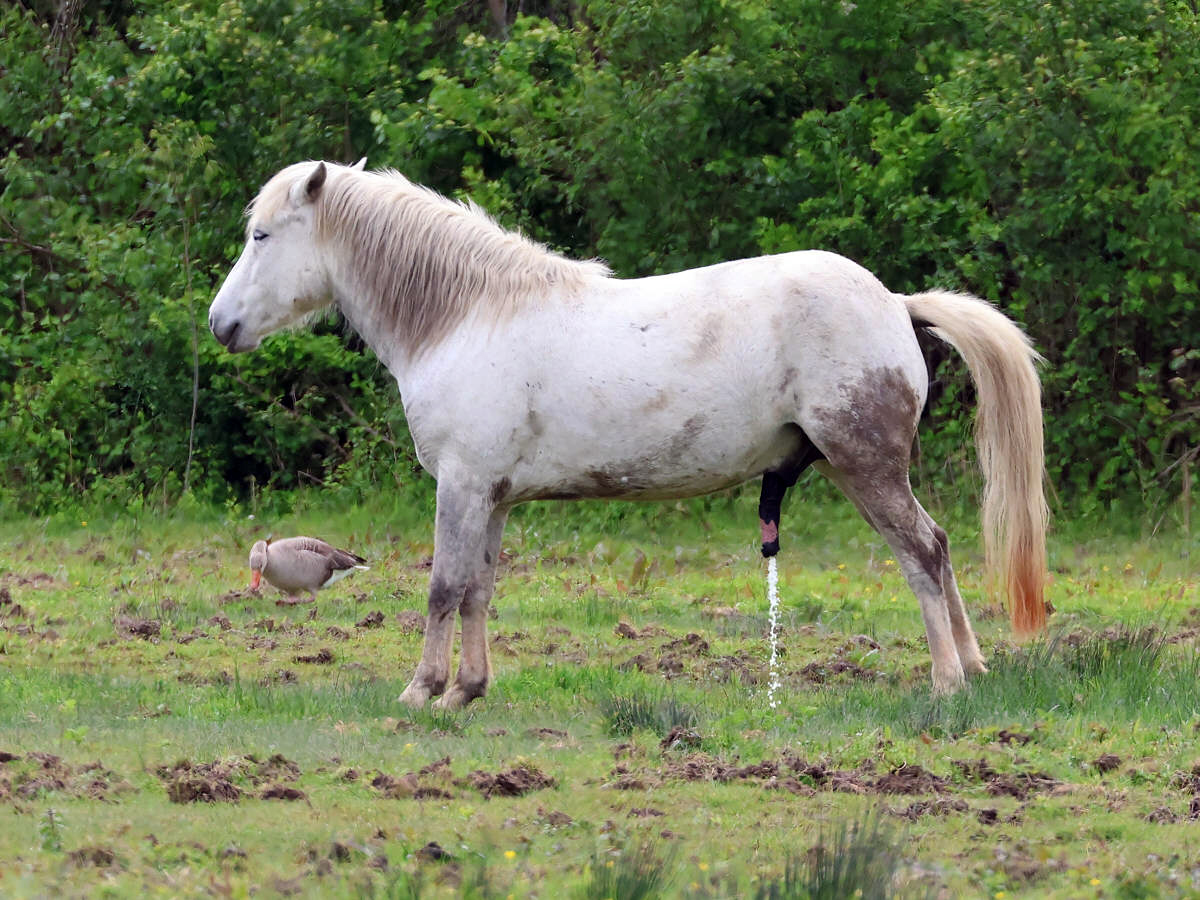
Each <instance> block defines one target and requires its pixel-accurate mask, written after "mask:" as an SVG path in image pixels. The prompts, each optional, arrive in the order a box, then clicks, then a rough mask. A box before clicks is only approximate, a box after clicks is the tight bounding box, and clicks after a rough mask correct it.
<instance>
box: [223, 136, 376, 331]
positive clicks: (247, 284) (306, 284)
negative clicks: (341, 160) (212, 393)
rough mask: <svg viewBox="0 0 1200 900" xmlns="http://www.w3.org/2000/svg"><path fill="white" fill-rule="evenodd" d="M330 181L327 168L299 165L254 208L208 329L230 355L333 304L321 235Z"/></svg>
mask: <svg viewBox="0 0 1200 900" xmlns="http://www.w3.org/2000/svg"><path fill="white" fill-rule="evenodd" d="M365 162H366V160H365V159H364V160H361V161H360V162H359V163H358V164H357V165H356V166H355V167H354V168H356V169H361V168H362V167H363V164H364V163H365ZM334 168H335V169H341V170H342V172H345V171H346V170H345V169H344V168H342V167H340V166H338V167H334ZM328 177H329V167H328V166H326V165H325V163H323V162H320V163H297V164H296V165H293V166H289V167H288V168H286V169H284V170H283V171H281V172H280V173H279V174H277V175H276V176H275V177H274V178H272V179H271V180H270V181H268V182H267V183H266V185H265V186H264V187H263V189H262V190H261V191H260V192H259V194H258V197H257V198H255V200H254V203H253V204H252V205H251V211H250V217H249V220H248V222H247V225H246V246H245V247H244V248H243V249H242V255H241V256H240V257H239V258H238V261H237V263H236V264H234V267H233V270H232V271H231V272H230V273H229V275H228V276H227V277H226V279H225V283H224V284H222V285H221V289H220V290H219V291H218V292H217V296H216V298H215V299H214V300H213V302H212V306H211V307H209V310H208V327H209V328H210V329H212V333H213V334H214V335H215V336H216V338H217V340H218V341H220V342H221V343H222V344H223V345H224V346H225V347H227V348H228V349H229V350H230V351H231V352H233V353H242V352H245V351H247V350H253V349H255V348H256V347H258V345H259V344H260V343H262V339H263V338H265V337H266V336H267V335H269V334H271V333H272V332H275V331H278V330H279V329H281V328H285V327H287V326H288V325H291V324H293V323H295V322H298V321H300V320H301V319H303V318H304V317H305V316H307V315H309V314H310V313H313V312H316V311H317V310H319V309H321V308H323V307H325V306H327V305H328V304H329V303H330V302H331V300H332V299H333V297H332V293H331V287H330V281H329V274H328V271H327V269H326V267H325V265H324V263H323V262H322V259H321V257H320V254H318V253H317V247H316V236H315V232H314V221H315V218H316V213H315V210H316V204H317V203H318V202H319V200H320V198H321V192H322V189H323V188H324V187H325V182H326V179H327V178H328Z"/></svg>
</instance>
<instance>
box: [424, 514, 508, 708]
mask: <svg viewBox="0 0 1200 900" xmlns="http://www.w3.org/2000/svg"><path fill="white" fill-rule="evenodd" d="M507 519H508V510H507V509H497V510H495V511H494V512H493V513H492V515H491V518H490V519H489V520H488V525H487V536H486V543H485V546H484V550H483V555H482V558H481V559H480V560H479V566H478V568H477V570H476V573H475V576H474V577H473V578H472V579H471V581H470V583H469V584H468V585H467V592H466V594H465V595H464V596H463V601H462V605H461V606H460V607H459V613H460V614H461V615H462V655H461V657H460V658H459V662H458V674H457V675H456V676H455V677H454V683H453V684H451V685H450V689H449V690H448V691H446V693H445V694H443V695H442V696H441V698H440V699H439V700H438V701H437V702H436V703H434V706H435V707H436V708H438V709H458V708H459V707H461V706H465V705H466V704H468V703H470V702H471V701H472V700H474V699H475V698H477V697H482V696H483V695H484V694H485V693H487V687H488V682H490V681H491V680H492V659H491V654H489V653H488V643H487V619H488V605H489V604H490V603H491V600H492V593H493V591H494V590H495V587H496V563H497V562H498V561H499V559H500V540H501V538H502V537H503V536H504V523H505V521H506V520H507Z"/></svg>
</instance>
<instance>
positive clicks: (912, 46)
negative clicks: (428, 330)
mask: <svg viewBox="0 0 1200 900" xmlns="http://www.w3.org/2000/svg"><path fill="white" fill-rule="evenodd" d="M45 6H46V5H44V4H43V5H40V6H37V7H36V9H37V10H39V11H35V12H28V11H22V10H21V9H18V8H12V7H10V8H6V9H5V10H4V11H3V12H0V30H2V33H3V38H0V74H2V75H3V79H4V84H5V88H4V90H3V91H2V92H0V136H2V137H3V139H4V143H5V146H6V147H8V148H9V149H8V151H7V153H6V155H5V156H4V157H3V158H2V159H0V188H2V193H0V278H2V279H3V282H4V284H5V290H4V293H3V297H2V299H0V423H2V424H0V458H2V459H3V460H4V464H3V472H4V475H3V480H2V481H0V503H3V504H4V507H5V508H7V509H10V510H45V509H50V508H53V507H55V506H58V505H61V504H63V503H64V502H72V501H74V500H79V499H83V498H87V497H92V498H104V497H111V498H114V499H119V500H126V501H127V500H130V499H133V498H143V499H153V500H155V501H156V502H158V501H161V502H166V503H169V502H172V501H173V500H174V499H176V498H178V497H179V496H180V494H181V493H182V492H184V491H188V492H191V493H193V494H196V495H198V496H200V497H210V498H213V499H222V498H228V497H231V496H244V495H246V494H247V493H248V492H250V491H253V490H258V489H261V488H267V489H271V490H288V489H290V488H293V487H296V486H299V485H302V484H305V483H323V484H329V485H336V486H337V487H339V488H341V489H345V490H350V491H352V492H355V491H357V492H361V491H365V490H371V489H372V486H373V485H376V484H378V483H380V482H381V481H387V482H388V483H395V482H396V481H399V483H401V484H402V485H405V486H406V487H408V488H413V487H416V488H417V489H418V490H420V491H423V492H424V493H423V494H422V496H426V497H427V493H428V483H427V482H425V481H423V480H421V479H420V478H419V477H417V476H415V475H414V461H413V457H412V451H411V448H410V447H409V444H408V437H407V433H406V430H405V427H404V422H403V416H402V411H401V410H400V407H399V404H398V402H397V397H396V393H395V388H394V385H393V384H392V382H391V379H390V377H389V376H388V374H387V373H386V371H384V370H383V369H382V368H381V367H380V366H379V365H378V363H377V362H376V361H375V360H374V359H373V358H372V357H370V355H369V354H367V353H365V352H364V351H363V349H362V346H361V343H360V342H359V341H358V340H357V339H356V338H355V337H354V336H353V335H351V334H348V333H347V332H346V330H345V329H344V327H342V325H341V324H340V323H338V322H330V323H327V324H323V325H321V326H319V327H318V328H317V329H316V330H315V332H312V333H294V334H290V335H288V336H285V337H280V338H276V339H273V340H272V341H269V342H268V343H267V344H266V345H265V346H264V347H263V348H262V349H261V350H260V351H259V352H258V353H256V354H252V355H250V356H245V357H231V356H229V355H227V354H225V353H224V351H223V350H221V349H220V348H219V347H218V346H217V345H216V344H215V342H214V341H212V340H211V337H210V336H209V335H208V334H207V330H206V328H205V323H204V318H205V310H206V307H207V304H208V302H209V301H210V299H211V297H212V294H213V292H214V291H215V289H216V286H217V284H218V283H219V281H220V279H221V277H222V276H223V274H224V273H225V271H226V270H227V269H228V266H229V264H230V262H231V261H232V259H233V258H234V257H235V256H236V254H237V252H238V250H239V248H240V240H241V230H240V221H239V218H240V212H241V209H242V208H243V206H244V204H245V203H246V202H247V201H248V200H249V199H250V197H251V196H252V195H253V192H254V191H255V190H256V189H257V187H258V186H259V185H260V184H261V183H262V182H263V181H264V180H265V179H266V178H267V177H268V176H269V175H270V174H271V173H272V172H274V171H275V170H276V169H278V168H279V167H281V166H282V165H284V164H286V163H289V162H292V161H295V160H297V159H302V158H306V157H312V158H321V157H323V158H331V159H340V160H348V161H352V160H354V159H357V158H358V157H359V156H362V155H366V156H368V158H369V160H370V162H371V163H372V165H380V166H383V165H391V166H395V167H397V168H400V169H401V170H403V171H405V172H406V173H407V174H409V175H410V177H412V178H414V179H415V180H417V181H421V182H424V183H427V184H429V185H431V186H433V187H435V188H438V189H439V190H442V191H444V192H447V193H451V194H454V195H456V196H462V197H466V196H470V197H472V198H473V199H475V200H476V201H477V202H479V203H481V204H482V205H483V206H485V207H486V208H488V209H489V210H491V211H492V212H493V213H494V214H496V215H497V217H498V218H499V219H500V220H501V221H502V222H504V223H505V224H506V225H509V226H510V227H520V228H521V229H523V230H525V231H526V232H527V233H529V234H531V235H532V236H534V237H536V238H538V239H540V240H543V241H545V242H547V243H549V244H550V245H552V246H555V247H558V248H561V249H564V250H566V251H568V252H570V253H572V254H575V255H580V256H599V257H602V258H604V259H606V260H608V261H609V262H610V264H612V265H613V267H614V269H615V270H616V271H617V272H618V274H620V275H622V276H638V275H645V274H652V273H657V272H666V271H674V270H678V269H682V268H686V267H689V266H696V265H703V264H707V263H711V262H716V261H719V260H723V259H728V258H735V257H740V256H748V255H754V254H757V253H762V252H777V251H783V250H790V249H796V248H805V247H822V248H826V249H831V250H836V251H839V252H841V253H844V254H846V255H848V256H851V257H852V258H855V259H857V260H859V261H860V262H862V263H863V264H864V265H866V266H868V267H869V268H871V269H872V270H874V271H876V272H877V273H878V274H879V275H880V276H881V277H882V278H883V279H884V280H885V281H886V282H887V283H888V284H889V285H890V286H891V287H892V288H893V289H895V290H902V291H915V290H919V289H922V288H925V287H930V286H933V285H940V286H943V287H951V288H958V289H964V290H970V291H972V292H974V293H977V294H980V295H982V296H985V297H987V298H989V299H991V300H993V301H994V302H996V303H998V304H1000V305H1001V306H1002V307H1003V308H1005V309H1006V310H1008V311H1009V312H1010V313H1011V314H1013V315H1014V316H1015V317H1016V318H1017V319H1019V320H1020V321H1022V322H1023V323H1024V324H1025V325H1026V326H1027V328H1028V329H1029V331H1030V333H1031V334H1032V335H1033V337H1034V339H1035V342H1036V343H1037V346H1038V348H1039V349H1040V350H1041V351H1042V352H1043V353H1044V354H1045V355H1046V357H1047V359H1048V366H1047V367H1046V370H1045V378H1046V382H1045V383H1046V414H1047V426H1048V427H1047V456H1048V462H1049V465H1050V468H1051V475H1052V478H1053V480H1054V481H1055V483H1056V484H1057V485H1058V486H1059V496H1060V497H1062V498H1064V499H1066V500H1068V501H1069V502H1072V503H1083V504H1087V503H1098V502H1102V501H1104V500H1106V499H1108V498H1111V497H1114V496H1118V495H1135V496H1136V495H1141V496H1148V495H1156V496H1164V493H1163V492H1164V491H1165V492H1166V494H1167V495H1169V494H1171V493H1172V492H1176V491H1177V490H1178V472H1179V467H1178V466H1177V465H1175V464H1176V463H1177V462H1178V461H1179V460H1180V459H1182V458H1184V457H1185V456H1187V455H1188V454H1191V455H1192V456H1194V455H1195V454H1196V452H1197V448H1198V447H1200V389H1198V388H1197V382H1198V380H1200V379H1198V377H1197V376H1198V374H1200V312H1197V290H1198V288H1197V279H1198V275H1200V252H1198V251H1200V246H1198V244H1200V240H1198V239H1197V227H1196V223H1197V221H1198V213H1200V165H1197V164H1198V163H1200V146H1198V143H1200V138H1198V137H1197V135H1198V134H1200V129H1198V128H1197V125H1200V122H1197V118H1198V117H1200V112H1197V110H1200V96H1198V95H1200V82H1197V81H1196V79H1195V75H1194V73H1195V72H1196V71H1197V70H1198V68H1200V19H1198V17H1197V16H1196V14H1195V12H1194V10H1193V9H1192V8H1191V7H1190V6H1188V5H1187V4H1182V3H1169V4H1157V3H1150V2H1146V0H1101V2H1089V3H1086V4H1083V3H1067V4H1046V3H1042V2H1038V0H1016V2H1005V3H999V2H996V0H976V2H971V3H963V2H961V0H919V2H916V3H912V2H900V0H878V2H874V3H869V4H868V3H859V4H855V3H850V2H847V3H827V2H818V0H785V2H781V3H765V2H762V0H757V2H749V0H723V2H718V0H700V2H690V3H684V2H676V0H667V2H644V0H639V2H632V3H631V2H622V3H616V2H611V0H593V2H584V3H561V2H551V0H547V2H545V3H542V4H539V5H537V7H536V10H535V11H536V12H538V13H539V15H538V16H537V17H534V16H518V17H516V18H512V17H510V18H508V19H506V20H504V21H503V22H501V21H497V20H496V19H495V18H494V15H493V13H492V11H491V8H490V6H489V5H488V4H486V3H484V2H481V0H478V2H469V3H452V2H449V0H437V2H431V3H427V4H425V5H423V6H421V7H419V8H413V7H411V6H410V5H405V4H395V3H391V2H382V0H350V2H345V3H340V4H295V3H291V2H282V0H193V2H188V3H165V2H161V0H157V2H146V3H141V4H137V5H136V7H135V6H133V5H130V4H125V3H120V2H114V3H97V4H87V5H86V10H85V11H84V12H83V13H82V17H81V18H80V19H79V20H78V22H75V23H74V24H75V25H76V26H77V27H76V28H74V29H73V30H72V29H71V28H65V29H64V28H62V27H61V26H62V25H63V24H64V23H62V22H59V23H58V25H59V28H57V29H54V28H53V27H52V26H53V25H54V24H55V23H54V21H53V14H52V13H51V12H49V11H47V9H46V8H44V7H45ZM72 6H73V5H72V4H65V5H64V6H63V8H64V9H68V8H71V7H72ZM526 8H529V9H533V8H532V7H526ZM66 24H68V25H70V24H71V23H66ZM931 363H932V365H933V367H934V369H935V377H936V378H937V381H938V382H939V384H940V385H941V386H942V388H944V389H942V390H940V391H939V392H938V393H937V397H938V399H937V401H936V403H935V404H934V408H933V412H932V415H933V420H934V421H933V427H927V428H925V429H924V430H923V432H922V441H923V446H924V449H925V451H926V453H925V458H926V459H936V460H938V461H939V466H940V468H938V469H934V468H933V467H928V468H927V469H926V470H925V471H924V474H925V475H927V476H932V477H934V478H935V479H936V478H941V477H944V476H946V475H949V474H950V473H953V472H956V471H961V470H962V469H963V468H964V467H965V466H966V465H967V464H968V463H969V456H968V454H969V452H970V451H969V441H968V440H966V435H967V434H968V431H969V421H970V420H969V416H970V405H971V401H972V397H971V392H970V389H969V386H968V384H967V382H966V380H965V378H964V375H963V372H962V367H961V365H960V364H959V362H958V361H957V360H956V359H955V358H954V357H953V356H950V355H948V354H946V353H944V352H943V353H936V354H935V355H931ZM194 399H195V403H193V400H194ZM1172 479H1174V480H1172Z"/></svg>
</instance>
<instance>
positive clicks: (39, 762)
mask: <svg viewBox="0 0 1200 900" xmlns="http://www.w3.org/2000/svg"><path fill="white" fill-rule="evenodd" d="M0 762H2V763H3V764H4V769H3V772H0V802H3V801H5V800H8V801H10V802H13V803H15V804H19V803H20V802H21V801H29V800H34V799H36V798H37V797H39V796H41V795H43V794H50V793H63V794H66V795H68V796H71V797H80V798H87V799H90V800H101V801H111V800H113V799H114V798H116V797H117V796H119V795H121V794H125V793H130V792H132V791H134V790H136V788H134V786H133V785H132V784H130V783H129V782H128V781H127V780H126V779H125V778H123V777H122V776H120V775H118V774H117V773H116V772H113V771H111V770H110V769H107V768H105V766H104V764H103V763H101V762H98V761H97V762H91V763H85V764H84V765H81V766H71V765H69V764H67V763H66V762H64V761H63V759H62V758H61V757H59V756H55V755H54V754H53V753H40V752H37V751H34V752H32V753H28V754H26V755H25V756H20V755H18V754H14V753H7V752H5V753H3V754H0Z"/></svg>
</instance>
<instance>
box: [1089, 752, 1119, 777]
mask: <svg viewBox="0 0 1200 900" xmlns="http://www.w3.org/2000/svg"><path fill="white" fill-rule="evenodd" d="M1121 762H1122V760H1121V757H1119V756H1117V755H1116V754H1115V753H1103V754H1101V755H1100V756H1097V757H1096V758H1095V759H1094V760H1092V768H1093V769H1095V770H1096V771H1097V772H1099V773H1100V774H1101V775H1107V774H1108V773H1109V772H1111V771H1113V770H1114V769H1119V768H1120V767H1121Z"/></svg>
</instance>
